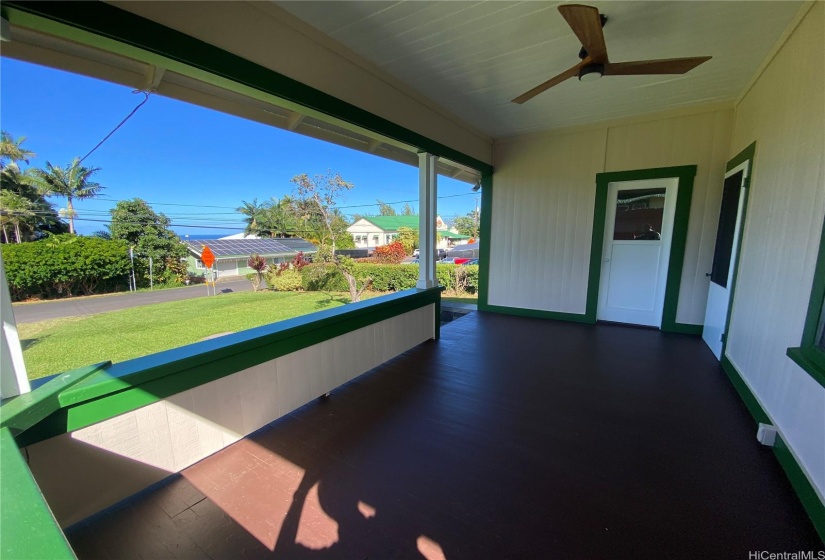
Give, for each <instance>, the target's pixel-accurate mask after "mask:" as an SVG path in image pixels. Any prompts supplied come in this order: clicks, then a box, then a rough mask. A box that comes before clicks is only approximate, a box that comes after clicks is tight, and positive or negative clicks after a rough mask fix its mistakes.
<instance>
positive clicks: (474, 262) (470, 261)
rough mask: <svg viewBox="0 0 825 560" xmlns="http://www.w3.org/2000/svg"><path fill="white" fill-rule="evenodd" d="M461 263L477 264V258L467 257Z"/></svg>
mask: <svg viewBox="0 0 825 560" xmlns="http://www.w3.org/2000/svg"><path fill="white" fill-rule="evenodd" d="M461 264H478V259H467V262H463V263H461Z"/></svg>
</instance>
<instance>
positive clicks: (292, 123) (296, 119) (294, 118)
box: [286, 113, 304, 130]
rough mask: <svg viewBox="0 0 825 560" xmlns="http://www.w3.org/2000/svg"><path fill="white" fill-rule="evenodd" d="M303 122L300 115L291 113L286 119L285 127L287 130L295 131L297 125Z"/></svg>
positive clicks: (302, 116)
mask: <svg viewBox="0 0 825 560" xmlns="http://www.w3.org/2000/svg"><path fill="white" fill-rule="evenodd" d="M303 120H304V115H302V114H301V113H291V114H290V115H289V116H288V117H287V118H286V127H287V128H288V129H289V130H295V129H296V128H298V125H299V124H301V122H303Z"/></svg>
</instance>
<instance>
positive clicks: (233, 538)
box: [68, 313, 822, 560]
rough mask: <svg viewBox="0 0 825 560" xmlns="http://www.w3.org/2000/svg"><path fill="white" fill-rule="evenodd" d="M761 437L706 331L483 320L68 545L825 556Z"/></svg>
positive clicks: (186, 550) (176, 554)
mask: <svg viewBox="0 0 825 560" xmlns="http://www.w3.org/2000/svg"><path fill="white" fill-rule="evenodd" d="M755 432H756V426H755V424H754V422H753V420H752V419H751V417H750V416H749V415H748V413H747V411H746V409H745V408H744V405H743V404H742V403H741V402H740V401H739V399H738V397H737V395H736V393H735V391H734V390H733V388H732V386H731V385H730V383H729V382H728V380H727V378H726V377H725V375H724V373H723V372H722V370H721V369H720V368H719V365H718V363H717V362H716V361H715V359H714V358H713V356H712V355H711V353H710V351H709V350H707V348H706V347H705V346H704V343H703V342H702V341H701V340H700V339H698V338H694V337H689V336H684V335H672V334H665V333H660V332H657V331H652V330H644V329H636V328H628V327H619V326H603V325H599V326H591V325H578V324H572V323H561V322H554V321H544V320H539V319H527V318H517V317H508V316H502V315H493V314H484V313H472V314H470V315H467V316H465V317H464V318H461V319H458V320H456V321H453V322H452V323H449V324H448V325H446V326H445V327H444V328H443V329H442V338H441V340H440V341H439V342H428V343H425V344H423V345H421V346H419V347H417V348H414V349H412V350H410V351H408V352H406V353H405V354H403V355H402V356H400V357H398V358H396V359H394V360H392V361H390V362H388V363H386V364H384V365H382V366H380V367H378V368H376V369H375V370H373V371H372V372H370V373H368V374H365V375H363V376H361V377H359V378H358V379H356V380H354V381H352V382H350V383H348V384H347V385H345V386H343V387H341V388H339V389H338V390H336V391H334V392H333V393H332V396H331V397H330V398H329V399H326V400H319V401H317V402H313V403H310V404H309V405H307V406H305V407H303V408H301V409H299V410H298V411H296V412H294V413H293V414H291V415H289V416H288V417H286V418H284V419H281V420H279V421H276V422H274V423H273V424H271V425H270V426H267V427H266V428H264V429H263V430H261V431H259V432H257V433H255V434H253V435H252V436H250V437H248V438H246V439H244V440H242V441H240V442H238V443H237V444H235V445H233V446H231V447H229V448H227V449H225V450H223V451H221V452H219V453H217V454H215V455H213V456H211V457H209V458H207V459H205V460H204V461H201V462H200V463H198V464H196V465H194V466H192V467H190V468H189V469H187V470H186V471H184V472H183V474H182V476H179V477H173V478H170V479H168V480H167V481H166V482H165V483H164V484H163V485H161V486H159V487H157V488H155V489H154V490H153V491H150V492H144V493H142V494H141V495H139V496H137V497H135V498H132V499H130V500H128V501H127V502H124V503H123V504H121V505H119V506H115V507H114V508H112V509H110V510H108V511H107V512H104V513H102V514H99V515H97V516H95V517H93V518H91V519H90V520H87V521H85V522H83V523H80V524H78V525H76V526H74V527H73V528H71V529H70V530H69V531H68V536H69V539H70V541H71V543H72V545H73V546H74V547H75V550H76V552H77V554H78V556H79V557H80V558H216V559H217V558H227V559H230V558H268V557H272V558H290V559H291V558H354V559H361V558H376V559H383V558H422V557H427V558H440V557H446V558H448V559H451V560H452V559H456V558H461V559H464V558H466V559H478V558H586V559H600V558H631V557H632V558H679V557H684V558H699V557H702V558H742V559H746V558H748V551H760V550H768V551H796V550H814V549H816V550H818V549H820V548H821V547H822V544H821V542H820V540H819V538H818V537H817V535H816V533H815V531H814V529H813V526H812V524H811V523H810V521H809V520H808V518H807V517H806V515H805V512H804V511H803V509H802V506H801V505H800V503H799V502H798V500H797V498H796V497H795V495H794V493H793V491H792V489H791V487H790V484H789V483H788V482H787V479H786V478H785V477H784V475H783V473H782V471H781V469H780V467H779V465H778V463H777V462H776V460H775V459H774V458H773V455H772V453H771V451H770V450H769V449H768V448H764V447H761V446H760V445H759V444H758V443H757V442H756V439H755ZM205 496H208V498H207V497H205ZM273 549H274V551H273Z"/></svg>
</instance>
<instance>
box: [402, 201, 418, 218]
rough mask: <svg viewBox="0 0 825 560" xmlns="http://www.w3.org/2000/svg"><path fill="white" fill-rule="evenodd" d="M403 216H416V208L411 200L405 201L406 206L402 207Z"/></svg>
mask: <svg viewBox="0 0 825 560" xmlns="http://www.w3.org/2000/svg"><path fill="white" fill-rule="evenodd" d="M401 215H402V216H415V208H413V207H412V206H411V205H410V203H409V202H405V203H404V208H402V209H401Z"/></svg>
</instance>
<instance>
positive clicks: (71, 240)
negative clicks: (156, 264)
mask: <svg viewBox="0 0 825 560" xmlns="http://www.w3.org/2000/svg"><path fill="white" fill-rule="evenodd" d="M2 251H3V262H4V264H5V269H6V277H7V280H8V283H9V292H10V294H11V296H12V298H13V299H15V300H18V301H19V300H24V299H28V298H32V297H45V298H53V297H64V296H72V295H80V294H85V295H90V294H93V293H102V292H109V291H114V290H117V289H122V288H125V287H126V285H127V282H128V275H129V271H130V266H129V249H128V247H127V245H126V243H125V242H123V241H111V240H108V239H101V238H99V237H79V236H75V235H71V234H63V235H57V236H52V237H49V238H47V239H43V240H41V241H33V242H31V243H20V244H6V245H3V247H2Z"/></svg>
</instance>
